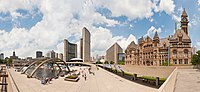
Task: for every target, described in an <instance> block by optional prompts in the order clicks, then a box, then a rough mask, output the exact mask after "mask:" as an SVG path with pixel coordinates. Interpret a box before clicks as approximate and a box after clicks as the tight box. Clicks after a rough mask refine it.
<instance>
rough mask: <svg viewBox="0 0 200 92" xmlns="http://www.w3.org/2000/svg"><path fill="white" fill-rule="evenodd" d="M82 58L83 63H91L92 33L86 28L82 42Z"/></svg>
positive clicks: (83, 31)
mask: <svg viewBox="0 0 200 92" xmlns="http://www.w3.org/2000/svg"><path fill="white" fill-rule="evenodd" d="M80 57H81V59H83V62H90V32H89V31H88V29H87V28H85V27H84V28H83V29H82V38H81V40H80Z"/></svg>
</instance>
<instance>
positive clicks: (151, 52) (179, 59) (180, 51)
mask: <svg viewBox="0 0 200 92" xmlns="http://www.w3.org/2000/svg"><path fill="white" fill-rule="evenodd" d="M180 23H181V29H175V30H176V31H175V33H174V34H173V35H172V36H169V37H166V38H159V36H158V33H157V32H156V33H155V35H154V37H153V39H151V38H150V37H149V36H147V37H146V39H144V38H143V37H142V38H141V40H140V41H139V42H138V44H135V43H134V41H133V42H131V43H130V45H129V46H128V47H127V49H126V50H125V53H126V57H125V64H126V65H145V66H162V65H163V64H165V63H168V65H188V64H191V58H192V48H191V39H190V36H189V32H188V23H189V21H188V15H187V13H186V11H185V9H184V11H183V12H182V15H181V21H180Z"/></svg>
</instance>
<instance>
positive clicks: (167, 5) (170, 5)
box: [159, 0, 175, 14]
mask: <svg viewBox="0 0 200 92" xmlns="http://www.w3.org/2000/svg"><path fill="white" fill-rule="evenodd" d="M174 8H175V5H174V1H173V0H161V1H160V4H159V10H160V11H165V12H166V13H167V14H171V13H173V12H174Z"/></svg>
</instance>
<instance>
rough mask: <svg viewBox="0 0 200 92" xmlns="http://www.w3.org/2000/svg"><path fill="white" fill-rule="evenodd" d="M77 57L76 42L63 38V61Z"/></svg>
mask: <svg viewBox="0 0 200 92" xmlns="http://www.w3.org/2000/svg"><path fill="white" fill-rule="evenodd" d="M76 57H77V44H73V43H70V42H69V41H68V40H66V39H64V57H63V59H64V61H70V59H72V58H76Z"/></svg>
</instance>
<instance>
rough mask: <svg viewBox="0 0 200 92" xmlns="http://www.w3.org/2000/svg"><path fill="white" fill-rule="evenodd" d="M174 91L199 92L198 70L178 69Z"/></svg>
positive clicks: (199, 73)
mask: <svg viewBox="0 0 200 92" xmlns="http://www.w3.org/2000/svg"><path fill="white" fill-rule="evenodd" d="M175 92H200V71H199V70H198V69H178V74H177V80H176V85H175Z"/></svg>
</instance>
